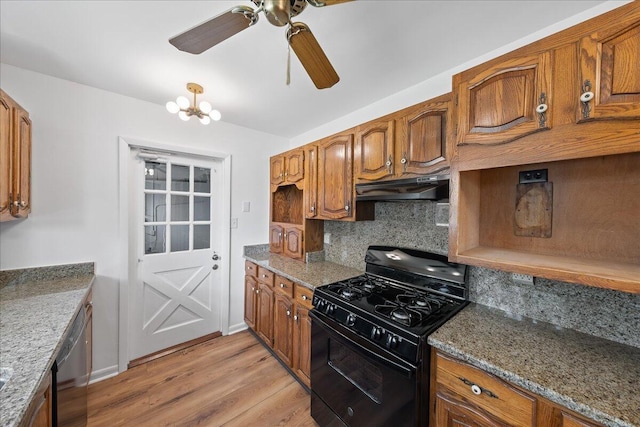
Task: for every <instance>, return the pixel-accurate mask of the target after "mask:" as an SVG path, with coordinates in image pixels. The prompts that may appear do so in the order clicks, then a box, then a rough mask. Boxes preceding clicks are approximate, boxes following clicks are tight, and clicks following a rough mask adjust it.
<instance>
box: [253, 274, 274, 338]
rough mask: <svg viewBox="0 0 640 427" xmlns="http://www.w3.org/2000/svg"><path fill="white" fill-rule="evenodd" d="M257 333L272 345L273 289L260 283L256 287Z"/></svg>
mask: <svg viewBox="0 0 640 427" xmlns="http://www.w3.org/2000/svg"><path fill="white" fill-rule="evenodd" d="M257 313H258V314H257V323H258V326H257V330H256V332H257V334H258V336H259V337H260V338H262V340H263V341H264V342H265V343H267V344H268V345H269V346H270V347H272V346H273V289H272V288H271V287H270V286H269V285H265V284H263V283H261V284H260V285H259V289H258V310H257Z"/></svg>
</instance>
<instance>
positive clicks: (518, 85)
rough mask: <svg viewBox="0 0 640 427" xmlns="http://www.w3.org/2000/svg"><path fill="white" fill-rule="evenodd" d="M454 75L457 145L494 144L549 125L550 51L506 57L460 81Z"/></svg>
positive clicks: (508, 140)
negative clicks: (545, 107)
mask: <svg viewBox="0 0 640 427" xmlns="http://www.w3.org/2000/svg"><path fill="white" fill-rule="evenodd" d="M459 80H460V75H456V76H454V88H456V89H457V96H458V137H457V143H458V145H467V144H486V145H496V144H502V143H506V142H510V141H513V140H516V139H519V138H522V137H524V136H526V135H529V134H531V133H534V132H538V131H541V130H544V129H549V128H550V127H551V119H552V117H551V114H550V112H551V109H549V110H547V111H546V112H545V114H544V115H543V114H539V113H538V112H537V111H536V109H537V107H538V106H539V105H541V104H545V105H548V104H549V103H550V102H552V99H553V96H552V95H553V94H552V93H551V54H550V53H549V52H544V53H541V54H539V55H531V56H525V57H521V58H514V59H509V60H505V61H504V62H502V63H500V64H497V65H492V66H489V67H488V68H487V69H485V70H484V71H481V72H479V73H478V74H476V75H475V76H472V77H471V78H469V79H465V80H464V81H459Z"/></svg>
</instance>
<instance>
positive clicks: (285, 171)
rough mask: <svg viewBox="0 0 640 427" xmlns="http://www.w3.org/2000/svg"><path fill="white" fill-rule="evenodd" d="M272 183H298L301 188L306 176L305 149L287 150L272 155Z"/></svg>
mask: <svg viewBox="0 0 640 427" xmlns="http://www.w3.org/2000/svg"><path fill="white" fill-rule="evenodd" d="M270 174H271V185H276V186H277V185H288V184H296V185H298V186H299V188H301V186H302V180H303V178H304V151H303V150H301V149H296V150H291V151H287V152H286V153H284V154H279V155H277V156H273V157H271V162H270Z"/></svg>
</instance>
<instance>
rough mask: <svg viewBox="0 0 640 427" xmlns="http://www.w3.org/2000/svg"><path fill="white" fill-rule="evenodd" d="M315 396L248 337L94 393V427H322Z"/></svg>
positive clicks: (150, 367) (188, 352)
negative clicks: (314, 408)
mask: <svg viewBox="0 0 640 427" xmlns="http://www.w3.org/2000/svg"><path fill="white" fill-rule="evenodd" d="M309 404H310V401H309V394H308V393H307V392H306V390H305V389H304V388H303V387H302V386H301V385H300V384H298V382H297V381H296V380H295V379H293V377H292V376H291V375H290V374H289V373H288V372H287V371H286V370H285V369H284V368H283V367H282V366H281V365H280V363H278V361H277V360H276V359H275V358H274V357H273V356H272V355H271V354H270V353H269V352H268V351H267V350H266V349H265V348H264V347H263V346H262V345H261V344H260V343H258V341H257V340H256V338H255V337H254V336H253V335H251V334H250V333H249V332H248V331H244V332H240V333H237V334H234V335H230V336H225V337H220V338H216V339H213V340H211V341H207V342H204V343H202V344H198V345H196V346H193V347H190V348H188V349H185V350H181V351H179V352H177V353H174V354H171V355H169V356H165V357H162V358H160V359H156V360H153V361H151V362H148V363H145V364H143V365H140V366H136V367H134V368H131V369H129V370H127V371H126V372H124V373H122V374H120V375H118V376H116V377H113V378H110V379H107V380H104V381H101V382H98V383H95V384H92V385H91V386H90V387H89V422H88V426H89V427H98V426H109V427H111V426H150V427H155V426H242V427H249V426H260V427H263V426H265V427H267V426H314V427H316V426H317V424H316V423H315V422H314V421H313V419H312V418H311V415H310V413H309Z"/></svg>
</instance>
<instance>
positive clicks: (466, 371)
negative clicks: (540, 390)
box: [436, 353, 536, 426]
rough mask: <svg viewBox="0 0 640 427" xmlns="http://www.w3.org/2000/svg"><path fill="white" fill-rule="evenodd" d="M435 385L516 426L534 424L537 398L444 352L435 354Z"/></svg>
mask: <svg viewBox="0 0 640 427" xmlns="http://www.w3.org/2000/svg"><path fill="white" fill-rule="evenodd" d="M436 384H437V385H436V387H437V388H438V389H441V388H446V389H448V390H451V391H453V392H454V393H456V394H457V395H459V396H460V397H462V398H463V399H464V400H466V401H468V402H470V403H472V404H474V405H476V406H477V407H478V408H480V409H482V410H484V411H485V412H487V413H489V414H491V415H494V416H496V417H498V418H499V419H501V420H504V421H507V422H509V423H510V424H512V425H513V426H534V425H535V406H536V400H535V398H533V397H531V396H529V395H528V394H525V393H524V392H522V391H520V390H518V389H516V388H515V387H513V386H511V385H509V384H508V383H507V382H505V381H503V380H501V379H499V378H497V377H495V376H493V375H491V374H488V373H486V372H484V371H481V370H480V369H477V368H475V367H473V366H470V365H467V364H466V363H463V362H460V361H456V360H454V359H451V358H449V357H447V356H444V355H443V354H441V353H437V354H436Z"/></svg>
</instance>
